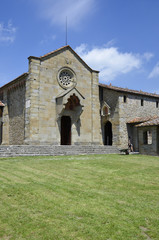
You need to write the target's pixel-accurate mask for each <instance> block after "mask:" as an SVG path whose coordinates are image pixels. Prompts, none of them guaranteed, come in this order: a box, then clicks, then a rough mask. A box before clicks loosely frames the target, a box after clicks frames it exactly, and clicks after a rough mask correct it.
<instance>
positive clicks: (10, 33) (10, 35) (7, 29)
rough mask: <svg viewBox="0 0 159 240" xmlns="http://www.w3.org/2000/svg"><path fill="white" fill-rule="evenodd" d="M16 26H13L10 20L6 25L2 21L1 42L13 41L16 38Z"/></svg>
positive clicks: (0, 28) (0, 26) (0, 29)
mask: <svg viewBox="0 0 159 240" xmlns="http://www.w3.org/2000/svg"><path fill="white" fill-rule="evenodd" d="M15 34H16V28H15V27H13V25H12V22H11V21H9V22H8V24H7V25H6V26H5V25H4V23H0V42H5V43H6V42H7V43H12V42H14V40H15Z"/></svg>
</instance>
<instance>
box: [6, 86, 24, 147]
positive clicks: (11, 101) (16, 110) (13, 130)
mask: <svg viewBox="0 0 159 240" xmlns="http://www.w3.org/2000/svg"><path fill="white" fill-rule="evenodd" d="M7 105H8V116H9V144H10V145H21V144H24V110H25V85H22V86H21V87H17V88H15V89H12V90H10V91H8V94H7Z"/></svg>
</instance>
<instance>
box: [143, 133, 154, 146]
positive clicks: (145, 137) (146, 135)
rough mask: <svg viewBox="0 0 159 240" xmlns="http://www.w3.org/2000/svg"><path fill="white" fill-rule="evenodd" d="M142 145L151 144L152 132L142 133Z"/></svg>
mask: <svg viewBox="0 0 159 240" xmlns="http://www.w3.org/2000/svg"><path fill="white" fill-rule="evenodd" d="M143 143H144V144H148V145H149V144H152V132H151V131H145V132H143Z"/></svg>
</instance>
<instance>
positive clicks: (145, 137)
mask: <svg viewBox="0 0 159 240" xmlns="http://www.w3.org/2000/svg"><path fill="white" fill-rule="evenodd" d="M143 143H144V144H147V131H146V132H143Z"/></svg>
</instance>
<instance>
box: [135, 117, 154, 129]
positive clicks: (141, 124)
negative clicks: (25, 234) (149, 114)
mask: <svg viewBox="0 0 159 240" xmlns="http://www.w3.org/2000/svg"><path fill="white" fill-rule="evenodd" d="M158 125H159V117H158V118H156V119H151V120H149V121H146V122H143V123H140V124H138V125H137V127H146V126H158Z"/></svg>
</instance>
